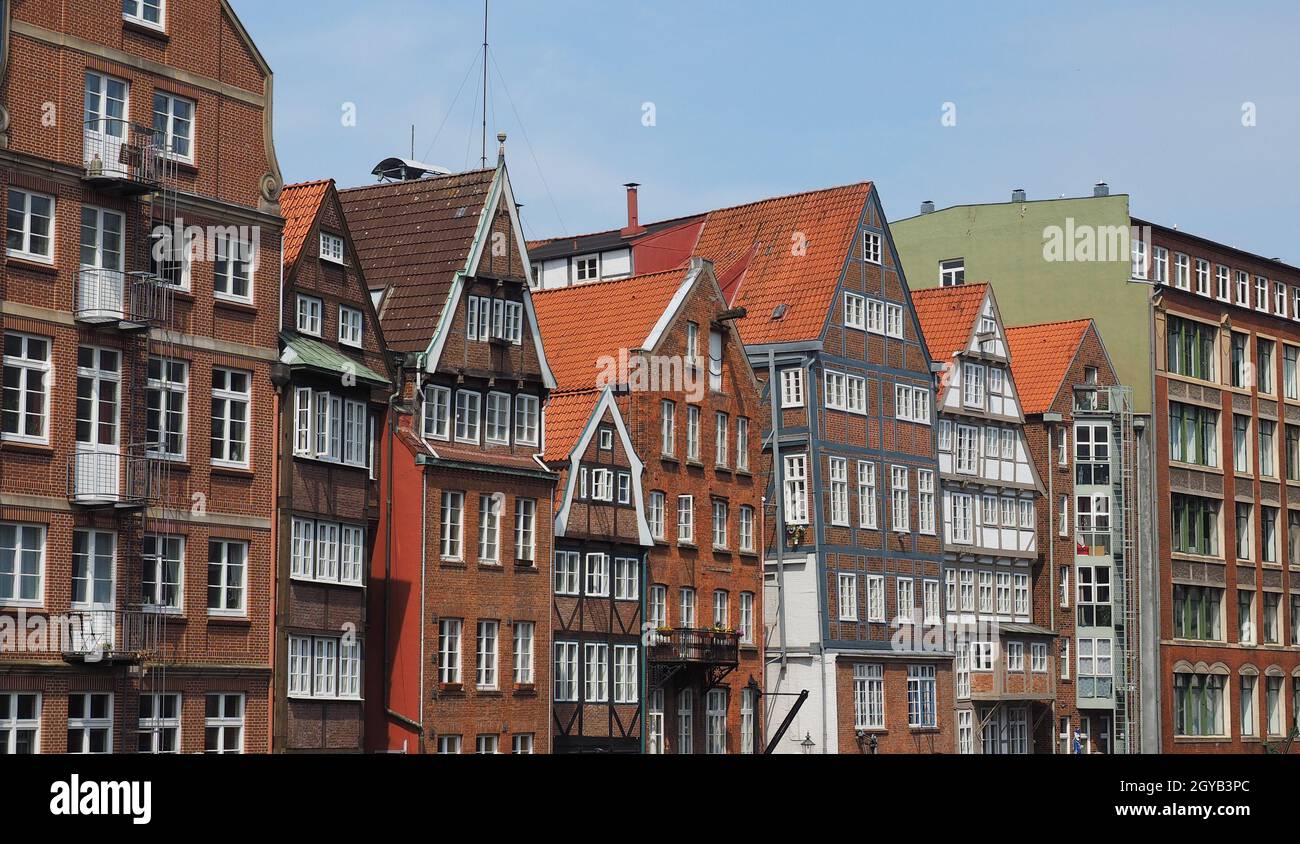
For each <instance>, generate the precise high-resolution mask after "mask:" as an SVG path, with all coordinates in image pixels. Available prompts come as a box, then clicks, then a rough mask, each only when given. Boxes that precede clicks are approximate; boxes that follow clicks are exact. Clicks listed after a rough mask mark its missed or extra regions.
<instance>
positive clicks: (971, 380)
mask: <svg viewBox="0 0 1300 844" xmlns="http://www.w3.org/2000/svg"><path fill="white" fill-rule="evenodd" d="M961 375H962V404H964V405H965V406H966V407H977V408H982V407H984V366H983V365H982V364H978V363H963V364H962V369H961Z"/></svg>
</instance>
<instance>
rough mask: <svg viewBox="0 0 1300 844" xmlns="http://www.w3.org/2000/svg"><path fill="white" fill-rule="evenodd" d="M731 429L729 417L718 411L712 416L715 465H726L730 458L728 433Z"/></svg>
mask: <svg viewBox="0 0 1300 844" xmlns="http://www.w3.org/2000/svg"><path fill="white" fill-rule="evenodd" d="M730 429H731V417H730V416H728V415H727V414H725V413H718V414H716V415H715V416H714V437H713V462H714V464H715V465H717V466H721V467H724V468H725V467H726V466H727V461H728V460H729V459H730V455H729V454H728V451H730V449H729V448H728V445H729V443H728V441H727V440H728V434H729V433H730Z"/></svg>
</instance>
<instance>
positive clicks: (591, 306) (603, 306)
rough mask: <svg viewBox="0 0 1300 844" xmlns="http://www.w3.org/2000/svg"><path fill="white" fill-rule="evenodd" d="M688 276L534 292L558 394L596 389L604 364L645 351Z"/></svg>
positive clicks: (682, 272)
mask: <svg viewBox="0 0 1300 844" xmlns="http://www.w3.org/2000/svg"><path fill="white" fill-rule="evenodd" d="M686 273H687V270H686V269H684V268H683V269H676V270H670V271H668V272H662V273H649V274H647V275H638V276H632V277H631V278H625V279H620V280H617V281H602V282H597V283H595V284H578V285H574V286H572V287H561V288H558V289H555V290H544V291H540V290H539V291H534V292H533V294H532V296H533V307H534V308H535V309H536V311H537V326H538V328H539V329H540V331H541V334H542V342H543V343H544V344H545V347H546V359H547V361H548V362H549V363H550V364H551V371H552V372H553V373H554V374H555V380H556V384H557V389H558V390H560V391H572V390H593V389H596V387H597V384H596V377H597V376H598V375H599V374H600V370H599V369H598V368H597V361H598V359H599V358H600V357H602V356H604V355H610V356H613V357H614V358H615V359H617V356H618V353H619V350H620V349H629V350H631V349H639V348H641V345H642V343H644V342H645V339H646V337H648V336H649V335H650V331H651V329H653V328H654V326H655V323H656V322H658V321H659V317H660V315H662V314H663V312H664V311H666V310H667V309H668V304H669V303H670V302H671V301H672V298H673V295H674V294H676V293H677V290H678V288H680V287H681V285H682V282H683V281H685V279H686ZM742 322H743V320H742Z"/></svg>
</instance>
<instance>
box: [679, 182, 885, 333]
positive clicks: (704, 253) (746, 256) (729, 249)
mask: <svg viewBox="0 0 1300 844" xmlns="http://www.w3.org/2000/svg"><path fill="white" fill-rule="evenodd" d="M870 193H871V183H870V182H859V183H857V184H852V185H844V186H842V187H835V188H827V189H825V190H818V191H810V192H807V193H799V194H794V195H793V196H782V197H776V198H774V199H765V200H762V201H760V202H753V203H750V204H748V205H738V206H736V207H734V208H722V209H719V210H716V211H710V212H709V213H708V216H707V217H706V218H705V221H704V228H703V230H702V231H701V232H700V237H699V241H698V243H697V244H696V246H695V253H694V254H695V255H697V256H699V257H701V258H706V259H708V260H710V261H712V262H713V264H714V271H715V272H716V273H717V275H718V278H719V280H720V282H721V283H724V284H725V286H726V288H727V290H726V292H727V294H728V297H729V299H730V301H731V303H732V304H733V305H735V306H738V307H744V308H747V309H748V310H749V316H748V317H747V318H746V319H743V320H741V321H740V322H739V323H738V325H739V328H740V333H741V336H742V338H743V339H744V341H745V343H746V344H748V345H757V344H762V343H774V342H783V341H790V340H809V339H816V338H817V337H819V336H820V335H821V330H822V326H823V325H824V324H825V322H826V318H827V315H828V314H829V313H830V310H831V305H832V300H833V299H834V297H835V288H836V286H837V285H838V284H839V280H840V273H841V271H842V270H843V268H844V261H845V258H846V256H847V255H848V253H849V250H850V248H851V247H852V244H853V238H854V235H855V233H856V231H857V225H858V221H859V220H860V219H861V216H862V209H863V207H864V205H865V204H866V201H867V197H868V196H869V195H870ZM796 242H797V243H800V244H802V245H803V247H804V248H803V249H802V250H796V249H794V248H793V247H794V245H795V244H796ZM800 251H802V253H803V254H798V253H799V252H800ZM779 305H785V306H786V308H785V313H784V315H783V316H782V317H781V318H780V319H773V312H774V311H775V310H776V308H777V306H779Z"/></svg>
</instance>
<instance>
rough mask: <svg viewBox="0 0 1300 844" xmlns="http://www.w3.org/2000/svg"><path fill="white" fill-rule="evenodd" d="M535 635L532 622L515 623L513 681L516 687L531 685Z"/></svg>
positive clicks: (535, 630) (535, 631) (534, 626)
mask: <svg viewBox="0 0 1300 844" xmlns="http://www.w3.org/2000/svg"><path fill="white" fill-rule="evenodd" d="M536 634H537V628H536V625H535V624H534V622H531V621H516V622H515V651H514V680H515V685H517V686H529V685H532V683H533V642H534V641H535V640H536Z"/></svg>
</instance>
